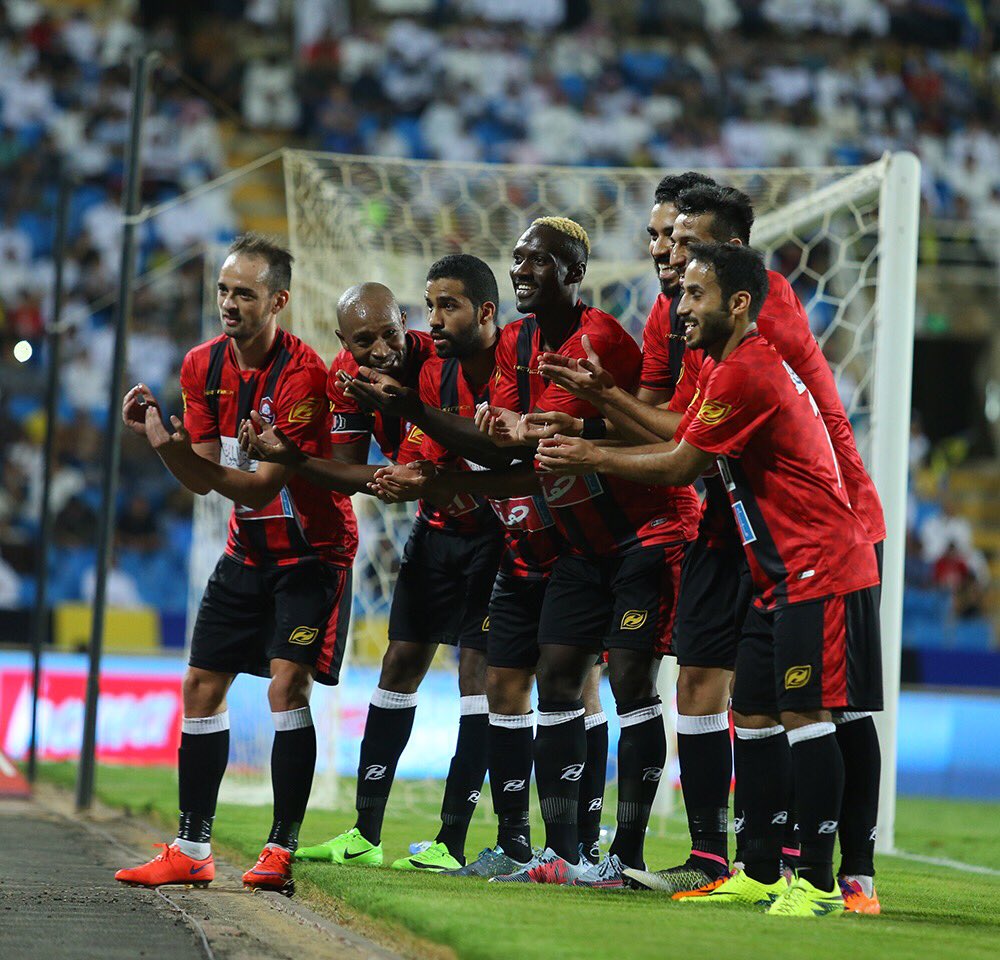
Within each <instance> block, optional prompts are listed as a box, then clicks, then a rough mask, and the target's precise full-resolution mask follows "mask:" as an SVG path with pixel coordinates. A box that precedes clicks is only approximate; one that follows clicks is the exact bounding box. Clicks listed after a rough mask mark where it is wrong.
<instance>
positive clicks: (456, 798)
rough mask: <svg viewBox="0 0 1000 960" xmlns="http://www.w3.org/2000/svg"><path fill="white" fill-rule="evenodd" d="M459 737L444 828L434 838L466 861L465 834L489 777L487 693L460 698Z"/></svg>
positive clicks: (447, 792)
mask: <svg viewBox="0 0 1000 960" xmlns="http://www.w3.org/2000/svg"><path fill="white" fill-rule="evenodd" d="M460 710H461V717H460V719H459V721H458V740H457V742H456V743H455V756H454V757H453V758H452V761H451V766H450V767H449V768H448V779H447V781H445V785H444V800H443V801H442V803H441V829H440V830H439V831H438V835H437V837H436V838H435V842H436V843H443V844H444V845H445V846H446V847H447V848H448V852H449V853H450V854H451V855H452V856H453V857H454V858H455V859H456V860H458V862H459V863H463V864H464V863H465V837H466V834H467V833H468V832H469V822H470V821H471V820H472V815H473V814H474V813H475V812H476V804H477V803H479V794H480V793H481V792H482V789H483V779H484V778H485V777H486V742H487V737H488V736H489V707H488V706H487V704H486V695H485V694H482V695H480V696H478V697H462V698H461V706H460Z"/></svg>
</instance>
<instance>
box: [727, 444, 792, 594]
mask: <svg viewBox="0 0 1000 960" xmlns="http://www.w3.org/2000/svg"><path fill="white" fill-rule="evenodd" d="M726 464H727V465H728V467H729V471H730V474H731V477H732V480H733V484H734V485H735V490H734V491H733V493H732V499H733V500H736V501H741V502H742V504H743V509H744V510H746V514H747V519H748V520H749V521H750V526H751V527H753V532H754V536H755V537H756V539H755V540H754V541H753V542H752V543H750V544H749V549H750V550H751V551H752V552H753V555H754V559H755V560H756V561H757V563H758V564H760V568H761V569H762V570H763V571H764V574H765V576H766V577H767V578H768V580H770V581H771V583H772V584H773V585H774V588H773V591H772V596H773V598H774V600H773V603H772V606H781V605H782V604H784V603H786V602H787V601H788V569H787V567H785V562H784V561H783V560H782V559H781V552H780V551H779V550H778V545H777V543H776V542H775V540H774V537H773V535H772V534H771V530H770V528H769V527H768V525H767V521H766V520H765V519H764V514H763V512H762V511H761V509H760V504H759V503H758V502H757V498H756V496H754V492H753V489H752V488H751V486H750V483H749V481H748V480H747V475H746V472H745V471H744V469H743V467H742V466H741V465H740V462H739V460H736V459H732V460H731V459H729V458H728V457H727V458H726Z"/></svg>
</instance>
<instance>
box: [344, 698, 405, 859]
mask: <svg viewBox="0 0 1000 960" xmlns="http://www.w3.org/2000/svg"><path fill="white" fill-rule="evenodd" d="M416 712H417V695H416V694H415V693H395V692H394V691H392V690H383V689H382V688H381V687H376V689H375V692H374V693H373V694H372V699H371V704H370V705H369V707H368V718H367V719H366V720H365V734H364V737H363V738H362V740H361V759H360V760H359V761H358V789H357V796H356V798H355V807H356V808H357V811H358V821H357V827H358V830H359V831H360V832H361V836H363V837H364V838H365V839H366V840H367V841H368V842H369V843H374V844H379V843H381V842H382V818H383V817H384V816H385V805H386V801H388V799H389V791H390V790H391V789H392V780H393V777H395V776H396V764H398V763H399V758H400V756H401V755H402V753H403V749H404V748H405V747H406V743H407V741H408V740H409V739H410V731H411V730H412V729H413V718H414V716H415V715H416Z"/></svg>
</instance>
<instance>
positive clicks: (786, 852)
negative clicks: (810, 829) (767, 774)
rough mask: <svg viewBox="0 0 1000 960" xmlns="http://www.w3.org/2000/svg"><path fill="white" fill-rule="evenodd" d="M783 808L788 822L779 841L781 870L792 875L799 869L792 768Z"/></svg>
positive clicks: (789, 773) (789, 768)
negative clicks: (786, 810) (788, 871)
mask: <svg viewBox="0 0 1000 960" xmlns="http://www.w3.org/2000/svg"><path fill="white" fill-rule="evenodd" d="M786 797H787V799H786V800H785V806H786V807H787V809H788V822H787V823H786V824H785V829H784V832H783V836H782V840H781V869H782V871H786V870H791V871H792V873H794V872H795V871H796V870H797V869H798V867H799V824H798V821H797V820H796V819H795V780H794V778H793V777H792V767H791V763H790V762H789V766H788V786H787V790H786Z"/></svg>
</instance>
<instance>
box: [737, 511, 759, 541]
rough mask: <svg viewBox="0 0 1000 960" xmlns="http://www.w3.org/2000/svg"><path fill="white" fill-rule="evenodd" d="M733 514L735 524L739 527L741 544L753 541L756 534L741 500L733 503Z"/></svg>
mask: <svg viewBox="0 0 1000 960" xmlns="http://www.w3.org/2000/svg"><path fill="white" fill-rule="evenodd" d="M733 515H734V516H735V517H736V526H737V527H739V531H740V539H741V540H742V541H743V546H744V547H745V546H746V545H747V544H750V543H753V542H754V541H756V539H757V534H756V533H754V530H753V525H752V524H751V523H750V518H749V517H748V516H747V511H746V507H744V506H743V501H742V500H737V501H736V502H735V503H734V504H733Z"/></svg>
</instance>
